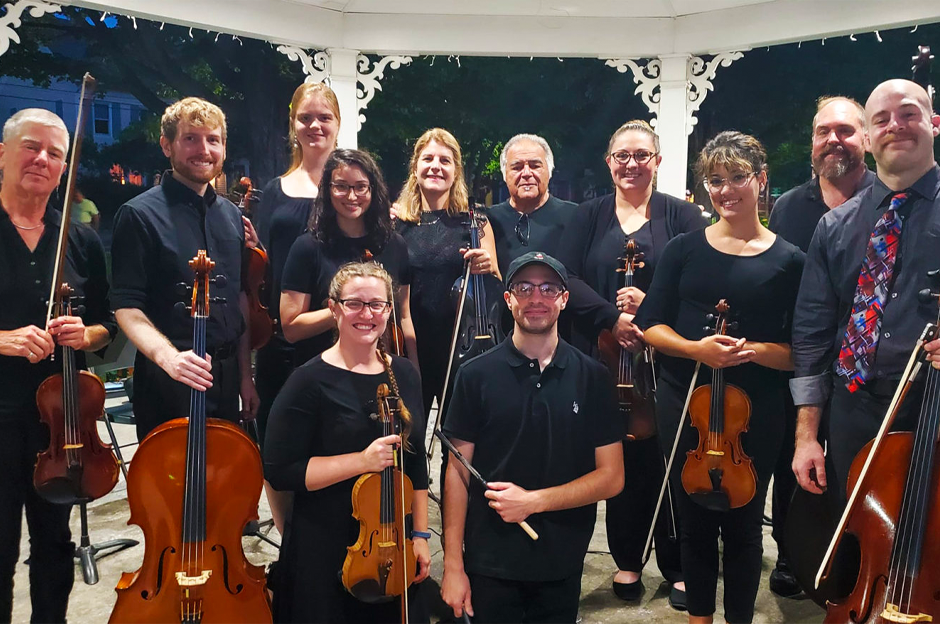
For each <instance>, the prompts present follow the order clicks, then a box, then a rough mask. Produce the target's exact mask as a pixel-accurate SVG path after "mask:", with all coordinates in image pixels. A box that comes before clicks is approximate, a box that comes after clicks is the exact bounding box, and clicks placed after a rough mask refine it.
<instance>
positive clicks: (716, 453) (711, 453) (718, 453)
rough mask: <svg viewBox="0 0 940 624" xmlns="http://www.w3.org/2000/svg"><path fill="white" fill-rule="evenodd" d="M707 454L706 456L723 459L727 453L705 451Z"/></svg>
mask: <svg viewBox="0 0 940 624" xmlns="http://www.w3.org/2000/svg"><path fill="white" fill-rule="evenodd" d="M705 454H706V455H717V456H718V457H723V456H724V454H725V452H724V451H705Z"/></svg>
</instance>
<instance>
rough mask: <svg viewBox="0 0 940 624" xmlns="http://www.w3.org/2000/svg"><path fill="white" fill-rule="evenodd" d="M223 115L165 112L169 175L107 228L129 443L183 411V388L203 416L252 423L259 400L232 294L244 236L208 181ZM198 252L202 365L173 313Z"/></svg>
mask: <svg viewBox="0 0 940 624" xmlns="http://www.w3.org/2000/svg"><path fill="white" fill-rule="evenodd" d="M225 138H226V126H225V115H224V114H223V113H222V111H221V110H220V109H219V107H217V106H215V105H214V104H210V103H209V102H206V101H205V100H201V99H199V98H192V97H190V98H185V99H183V100H180V101H179V102H176V103H175V104H172V105H170V106H169V107H167V109H166V112H164V114H163V119H162V120H161V136H160V146H161V147H162V148H163V153H164V154H166V156H167V157H168V158H169V159H170V165H171V167H172V170H171V171H168V172H166V173H164V174H163V177H162V180H161V182H160V186H155V187H154V188H152V189H150V190H148V191H147V192H145V193H143V194H141V195H138V196H137V197H135V198H134V199H132V200H130V201H129V202H127V203H126V204H124V205H123V206H122V207H121V209H120V210H119V211H118V214H117V216H116V217H115V222H114V244H113V248H112V257H113V262H112V266H113V267H114V295H113V301H114V309H115V310H116V312H115V314H116V316H117V321H118V323H119V324H120V326H121V329H123V330H124V332H125V333H127V336H128V338H130V340H131V341H132V342H133V343H134V345H135V346H136V347H137V359H136V360H135V368H134V415H135V417H136V420H137V438H138V440H143V439H144V437H145V436H146V435H147V434H148V433H149V432H150V431H151V430H153V429H154V428H155V427H156V426H157V425H160V424H161V423H163V422H166V421H168V420H170V419H172V418H178V417H183V416H187V415H188V414H189V402H190V394H191V391H190V389H191V388H192V389H196V390H204V391H206V411H207V415H208V416H209V417H211V418H225V419H227V420H232V421H237V420H238V418H239V396H241V399H242V409H243V410H244V411H243V413H244V414H245V415H248V416H252V415H253V414H254V411H255V410H256V409H257V405H258V395H257V393H256V392H255V388H254V383H253V382H252V379H251V367H250V365H249V345H248V336H247V332H246V331H245V327H246V321H245V318H246V316H247V309H248V305H247V299H246V298H245V294H244V293H242V292H240V285H241V262H242V249H243V247H244V246H245V231H244V229H243V227H244V226H243V223H242V218H241V214H240V213H239V211H238V208H236V207H235V205H234V204H232V202H230V201H228V200H227V199H224V198H221V197H218V196H217V195H216V194H215V191H214V190H213V189H212V186H211V184H210V183H211V182H212V181H213V180H214V179H215V178H216V177H217V176H218V175H219V173H220V172H221V171H222V163H223V162H224V160H225ZM200 249H205V250H206V253H207V255H208V256H209V258H211V259H212V260H213V261H214V262H215V271H214V273H213V275H214V276H219V275H221V276H224V277H225V280H224V284H223V281H222V280H219V281H218V282H216V283H215V284H213V286H212V290H211V295H212V297H213V298H215V297H219V298H220V299H219V300H217V301H216V300H214V301H213V303H212V305H211V306H210V308H209V313H210V314H209V321H208V324H207V328H206V355H207V357H206V359H203V358H201V357H199V356H198V355H196V354H195V353H194V352H193V344H192V339H193V335H192V323H191V322H190V320H189V319H188V318H186V317H185V316H183V315H180V314H178V313H177V312H176V310H175V306H176V304H177V302H179V301H181V300H182V299H183V297H180V295H179V292H178V288H177V285H178V284H179V283H186V284H192V283H193V272H192V270H191V269H190V268H189V261H190V259H192V258H193V257H194V256H195V255H196V253H197V252H198V251H199V250H200Z"/></svg>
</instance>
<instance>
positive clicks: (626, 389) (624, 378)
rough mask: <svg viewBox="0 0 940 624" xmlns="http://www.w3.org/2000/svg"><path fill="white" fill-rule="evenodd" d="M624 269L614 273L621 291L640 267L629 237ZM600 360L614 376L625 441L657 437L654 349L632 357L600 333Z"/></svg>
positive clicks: (638, 254) (639, 257) (609, 335)
mask: <svg viewBox="0 0 940 624" xmlns="http://www.w3.org/2000/svg"><path fill="white" fill-rule="evenodd" d="M620 260H621V261H622V262H623V267H622V268H618V269H617V272H618V273H621V274H622V276H623V282H622V287H623V288H629V287H631V286H633V275H634V273H635V271H636V269H637V268H640V267H642V266H643V262H642V260H643V252H641V251H640V250H639V249H638V248H637V244H636V241H634V240H632V239H631V238H630V237H629V236H625V237H624V239H623V255H621V256H620ZM597 350H598V352H599V354H600V359H601V361H602V362H604V364H606V365H607V368H608V369H609V370H610V372H611V373H612V374H613V375H614V379H615V380H616V383H617V399H618V403H619V406H620V414H621V416H622V417H623V419H624V422H625V423H626V431H627V439H628V440H645V439H647V438H650V437H652V436H654V435H656V417H655V415H654V412H653V397H652V393H653V392H655V391H656V382H655V379H654V376H653V349H652V347H650V346H648V345H646V346H644V347H643V349H642V350H641V351H640V352H639V353H637V354H633V353H630V351H628V350H626V349H624V348H623V347H621V346H620V343H618V342H617V339H616V338H615V337H614V335H613V333H611V331H610V330H608V329H604V330H601V332H600V335H598V337H597Z"/></svg>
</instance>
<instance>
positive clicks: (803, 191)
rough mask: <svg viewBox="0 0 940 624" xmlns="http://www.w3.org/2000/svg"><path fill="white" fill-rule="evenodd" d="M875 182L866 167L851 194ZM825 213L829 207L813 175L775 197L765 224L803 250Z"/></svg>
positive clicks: (872, 173)
mask: <svg viewBox="0 0 940 624" xmlns="http://www.w3.org/2000/svg"><path fill="white" fill-rule="evenodd" d="M874 181H875V174H874V172H872V171H869V170H866V171H865V177H863V178H862V180H861V182H860V183H859V185H858V188H857V189H855V193H854V194H853V195H852V197H855V196H856V195H858V194H859V193H861V192H862V191H864V190H865V189H867V188H868V187H870V186H871V185H872V183H874ZM827 212H829V206H827V205H826V202H825V201H823V198H822V192H821V191H820V190H819V178H813V179H812V180H810V181H808V182H806V183H804V184H801V185H799V186H797V187H794V188H792V189H790V190H789V191H787V192H786V193H784V194H783V195H781V196H780V198H779V199H777V201H776V202H775V203H774V209H773V212H771V213H770V223H769V224H768V226H767V227H768V228H770V231H771V232H775V233H777V234H779V235H780V236H782V237H783V240H785V241H787V242H789V243H793V244H794V245H796V246H797V247H799V248H800V249H802V250H803V253H806V251H807V250H808V249H809V243H810V241H811V240H813V232H815V231H816V224H817V223H819V220H820V219H821V218H822V216H823V215H824V214H826V213H827Z"/></svg>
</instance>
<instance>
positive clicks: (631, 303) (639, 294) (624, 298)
mask: <svg viewBox="0 0 940 624" xmlns="http://www.w3.org/2000/svg"><path fill="white" fill-rule="evenodd" d="M644 297H646V293H645V292H643V291H642V290H640V289H639V288H637V287H636V286H629V287H626V288H621V289H620V290H618V291H617V309H618V310H620V311H621V312H626V313H627V314H636V311H637V309H639V307H640V304H641V303H643V299H644Z"/></svg>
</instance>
